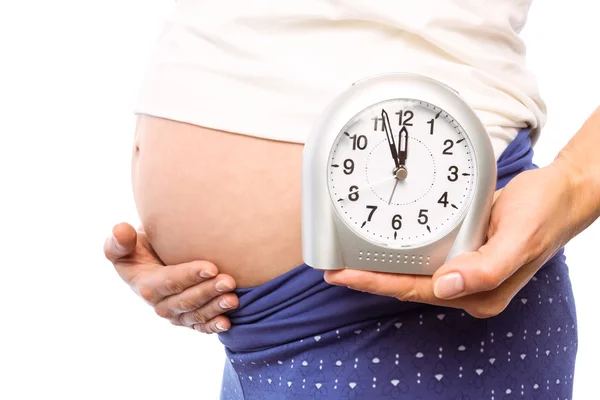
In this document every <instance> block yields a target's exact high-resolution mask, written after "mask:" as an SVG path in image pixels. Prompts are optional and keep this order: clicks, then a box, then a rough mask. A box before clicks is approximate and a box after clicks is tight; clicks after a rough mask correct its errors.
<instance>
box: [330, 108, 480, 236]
mask: <svg viewBox="0 0 600 400" xmlns="http://www.w3.org/2000/svg"><path fill="white" fill-rule="evenodd" d="M476 172H477V168H476V163H475V158H474V152H473V149H472V145H471V142H470V141H469V138H468V136H467V135H466V133H465V132H464V130H463V129H462V127H461V126H460V125H459V124H458V122H457V121H456V120H455V119H454V118H453V117H452V116H451V115H449V114H448V113H446V112H445V111H443V110H442V109H440V108H439V107H437V106H435V105H433V104H430V103H427V102H424V101H419V100H412V99H393V100H387V101H384V102H381V103H378V104H375V105H373V106H371V107H369V108H367V109H365V110H363V111H361V112H360V113H359V114H357V115H356V116H355V117H354V118H352V120H350V121H349V122H348V124H346V126H345V127H344V129H342V131H341V132H340V134H339V135H338V137H337V138H336V140H335V142H334V144H333V147H332V149H331V153H330V156H329V166H328V169H327V176H328V186H329V194H330V196H331V200H332V203H333V204H334V207H335V209H336V211H337V213H338V215H339V216H340V217H341V218H342V220H343V221H344V222H345V223H346V225H348V226H349V227H350V228H351V229H352V230H353V231H354V232H356V233H357V234H358V235H359V236H361V237H363V238H364V239H366V240H367V241H369V242H372V243H376V244H379V245H384V246H388V247H391V248H404V247H414V246H422V245H425V244H427V243H431V242H433V241H435V240H437V239H439V238H441V237H443V236H444V235H445V234H447V233H448V232H450V231H451V230H452V229H453V228H454V227H455V226H456V225H457V224H458V222H459V221H460V220H461V218H462V217H463V215H464V213H465V211H466V209H467V208H468V206H469V204H470V200H471V197H472V194H473V189H474V182H475V174H476Z"/></svg>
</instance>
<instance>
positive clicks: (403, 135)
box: [395, 126, 408, 180]
mask: <svg viewBox="0 0 600 400" xmlns="http://www.w3.org/2000/svg"><path fill="white" fill-rule="evenodd" d="M407 158H408V130H407V129H406V127H405V126H403V127H402V129H400V133H399V134H398V164H399V165H398V168H397V170H396V172H395V174H396V178H398V179H401V180H404V179H406V177H407V176H408V170H407V169H406V159H407Z"/></svg>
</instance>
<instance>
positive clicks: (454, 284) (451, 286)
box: [433, 272, 465, 299]
mask: <svg viewBox="0 0 600 400" xmlns="http://www.w3.org/2000/svg"><path fill="white" fill-rule="evenodd" d="M464 290H465V281H464V280H463V278H462V276H461V275H460V274H459V273H458V272H452V273H449V274H447V275H443V276H441V277H440V278H439V279H438V280H437V281H436V282H435V285H434V286H433V293H434V294H435V297H437V298H440V299H447V298H449V297H453V296H456V295H457V294H460V293H462V292H463V291H464Z"/></svg>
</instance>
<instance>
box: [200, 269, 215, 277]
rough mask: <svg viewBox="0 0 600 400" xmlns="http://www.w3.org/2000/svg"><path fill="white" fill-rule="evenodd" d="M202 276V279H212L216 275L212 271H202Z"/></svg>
mask: <svg viewBox="0 0 600 400" xmlns="http://www.w3.org/2000/svg"><path fill="white" fill-rule="evenodd" d="M200 276H201V277H202V278H212V277H214V276H215V274H214V273H213V272H211V271H200Z"/></svg>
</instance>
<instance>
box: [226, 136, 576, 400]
mask: <svg viewBox="0 0 600 400" xmlns="http://www.w3.org/2000/svg"><path fill="white" fill-rule="evenodd" d="M532 158H533V150H532V148H531V141H530V139H529V132H528V131H527V130H523V131H521V132H520V133H519V135H518V136H517V138H516V139H515V140H514V141H513V142H511V144H510V145H509V146H508V148H507V149H506V150H505V151H504V153H503V154H502V155H501V157H500V158H499V160H498V185H497V188H501V187H504V186H505V185H506V184H507V183H508V181H510V179H512V178H513V177H515V176H516V175H517V174H519V173H520V172H523V171H525V170H529V169H533V168H537V167H536V166H535V165H534V164H533V162H532ZM237 295H238V296H239V298H240V306H239V308H238V309H236V310H234V311H233V312H230V313H229V314H228V315H229V317H230V318H231V322H232V328H231V329H230V330H229V331H227V332H224V333H222V334H220V335H219V338H220V340H221V342H222V343H223V344H224V346H225V351H226V354H227V361H226V363H225V371H224V375H223V383H222V388H221V399H223V400H240V399H247V400H254V399H257V400H258V399H261V400H282V399H366V400H377V399H407V400H408V399H410V400H416V399H421V400H438V399H439V400H479V399H491V400H494V399H495V400H499V399H536V400H537V399H544V400H545V399H560V400H564V399H570V398H571V395H572V390H573V371H574V365H575V357H576V353H577V322H576V313H575V304H574V300H573V294H572V289H571V283H570V280H569V275H568V268H567V265H566V264H565V256H564V254H563V251H562V250H561V251H560V252H559V253H558V254H556V255H555V256H554V257H553V258H552V259H551V260H550V261H549V262H548V263H546V264H545V265H544V266H543V267H542V268H541V269H540V270H539V271H538V273H537V274H536V275H535V277H534V278H533V279H532V280H531V281H530V282H529V283H528V284H527V285H526V286H525V287H524V288H523V289H522V290H521V291H520V292H519V293H518V294H517V296H515V298H514V299H513V301H512V302H511V303H510V304H509V306H508V307H507V308H506V310H505V311H504V312H502V313H501V314H500V315H498V316H496V317H494V318H488V319H476V318H473V317H471V316H470V315H469V314H467V313H465V312H463V311H462V310H457V309H451V308H444V307H434V306H429V305H423V304H418V303H408V302H401V301H398V300H396V299H393V298H390V297H382V296H376V295H372V294H368V293H362V292H357V291H353V290H350V289H348V288H345V287H339V286H331V285H329V284H327V283H326V282H325V281H324V280H323V272H321V271H317V270H314V269H312V268H310V267H308V266H306V265H302V266H299V267H297V268H295V269H293V270H292V271H289V272H287V273H286V274H284V275H282V276H279V277H278V278H276V279H274V280H272V281H270V282H268V283H266V284H264V285H261V286H258V287H254V288H249V289H240V290H237Z"/></svg>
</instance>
